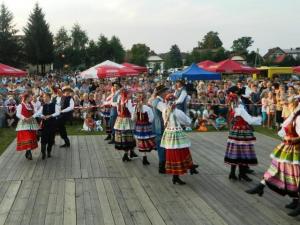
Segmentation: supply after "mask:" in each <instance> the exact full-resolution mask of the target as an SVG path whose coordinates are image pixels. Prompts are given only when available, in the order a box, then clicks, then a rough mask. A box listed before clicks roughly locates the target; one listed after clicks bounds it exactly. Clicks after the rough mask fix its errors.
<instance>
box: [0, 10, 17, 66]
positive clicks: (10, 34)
mask: <svg viewBox="0 0 300 225" xmlns="http://www.w3.org/2000/svg"><path fill="white" fill-rule="evenodd" d="M13 18H14V17H13V14H12V13H11V12H10V11H9V10H8V9H7V7H6V6H5V5H4V4H1V6H0V62H1V63H4V64H8V65H11V66H21V65H22V63H21V61H22V60H23V59H22V51H21V50H22V45H21V41H20V40H18V37H17V36H16V34H17V30H16V29H15V25H14V24H13Z"/></svg>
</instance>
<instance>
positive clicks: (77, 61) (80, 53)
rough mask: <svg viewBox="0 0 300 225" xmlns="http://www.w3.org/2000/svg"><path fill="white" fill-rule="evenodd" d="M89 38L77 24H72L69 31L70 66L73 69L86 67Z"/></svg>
mask: <svg viewBox="0 0 300 225" xmlns="http://www.w3.org/2000/svg"><path fill="white" fill-rule="evenodd" d="M88 41H89V38H88V36H87V34H86V32H85V31H84V30H82V28H81V27H80V25H79V24H74V26H73V27H72V30H71V49H70V64H71V66H72V68H73V69H79V68H85V67H86V56H87V55H86V49H87V45H88Z"/></svg>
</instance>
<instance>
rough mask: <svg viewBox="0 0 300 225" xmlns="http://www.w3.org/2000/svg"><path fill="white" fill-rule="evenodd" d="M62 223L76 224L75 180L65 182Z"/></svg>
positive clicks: (67, 224) (65, 224)
mask: <svg viewBox="0 0 300 225" xmlns="http://www.w3.org/2000/svg"><path fill="white" fill-rule="evenodd" d="M63 224H64V225H76V224H77V223H76V201H75V181H74V180H73V179H67V180H66V182H65V201H64V223H63Z"/></svg>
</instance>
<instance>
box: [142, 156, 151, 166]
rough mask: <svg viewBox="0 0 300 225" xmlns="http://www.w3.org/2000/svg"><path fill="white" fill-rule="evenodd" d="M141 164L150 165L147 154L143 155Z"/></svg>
mask: <svg viewBox="0 0 300 225" xmlns="http://www.w3.org/2000/svg"><path fill="white" fill-rule="evenodd" d="M143 165H145V166H146V165H150V163H149V161H148V159H147V156H143Z"/></svg>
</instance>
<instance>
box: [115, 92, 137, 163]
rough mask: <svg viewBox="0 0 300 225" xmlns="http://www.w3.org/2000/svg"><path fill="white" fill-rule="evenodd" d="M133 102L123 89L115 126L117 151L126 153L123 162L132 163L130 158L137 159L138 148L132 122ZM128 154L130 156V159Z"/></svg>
mask: <svg viewBox="0 0 300 225" xmlns="http://www.w3.org/2000/svg"><path fill="white" fill-rule="evenodd" d="M130 111H132V102H131V100H130V99H129V97H128V92H127V90H125V89H122V90H121V92H120V100H119V102H118V105H117V112H118V116H117V119H116V122H115V125H114V130H115V134H114V136H115V149H116V150H120V151H124V155H123V158H122V161H123V162H125V161H131V159H130V158H133V157H137V155H136V154H135V153H134V151H133V150H134V147H135V146H136V143H135V139H134V135H133V131H134V126H133V122H132V120H131V114H130ZM128 152H130V155H129V157H130V158H129V157H128Z"/></svg>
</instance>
